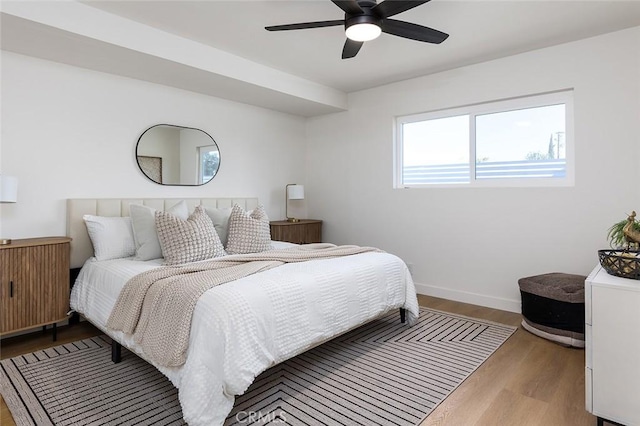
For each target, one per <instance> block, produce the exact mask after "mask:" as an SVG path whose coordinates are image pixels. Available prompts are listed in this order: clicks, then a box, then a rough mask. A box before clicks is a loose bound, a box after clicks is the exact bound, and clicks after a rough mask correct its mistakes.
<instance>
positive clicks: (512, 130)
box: [395, 91, 573, 188]
mask: <svg viewBox="0 0 640 426" xmlns="http://www.w3.org/2000/svg"><path fill="white" fill-rule="evenodd" d="M572 97H573V92H572V91H563V92H555V93H549V94H545V95H536V96H528V97H523V98H517V99H510V100H506V101H497V102H490V103H483V104H476V105H471V106H467V107H461V108H455V109H449V110H443V111H436V112H430V113H424V114H415V115H411V116H403V117H398V118H397V119H396V130H397V135H396V147H395V148H396V151H395V152H396V159H395V162H396V164H395V166H396V167H395V187H396V188H410V187H431V186H456V185H457V186H465V187H468V186H567V185H572V184H573V144H572V133H571V130H572V117H573V110H572V106H573V104H572Z"/></svg>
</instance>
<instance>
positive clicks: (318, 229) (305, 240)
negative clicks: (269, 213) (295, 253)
mask: <svg viewBox="0 0 640 426" xmlns="http://www.w3.org/2000/svg"><path fill="white" fill-rule="evenodd" d="M270 225H271V239H272V240H274V241H286V242H289V243H294V244H310V243H319V242H322V221H321V220H315V219H301V220H300V221H299V222H287V221H286V220H278V221H274V222H271V223H270Z"/></svg>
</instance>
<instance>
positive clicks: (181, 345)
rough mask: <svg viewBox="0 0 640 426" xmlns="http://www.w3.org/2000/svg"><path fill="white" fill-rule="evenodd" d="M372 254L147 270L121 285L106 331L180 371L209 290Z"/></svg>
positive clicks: (338, 250) (298, 254)
mask: <svg viewBox="0 0 640 426" xmlns="http://www.w3.org/2000/svg"><path fill="white" fill-rule="evenodd" d="M372 251H378V252H379V251H380V250H378V249H375V248H372V247H359V246H335V245H333V244H326V243H319V244H307V245H303V246H296V247H292V248H288V249H283V250H270V251H265V252H261V253H251V254H239V255H232V256H226V257H225V258H224V259H220V260H216V259H212V260H209V261H206V262H199V263H196V264H189V265H185V266H165V267H160V268H157V269H152V270H150V271H147V272H143V273H141V274H138V275H136V276H135V277H133V278H131V279H130V280H129V281H128V282H127V283H126V284H125V286H124V288H123V289H122V291H121V292H120V295H119V296H118V301H117V302H116V305H115V307H114V308H113V311H112V312H111V315H110V316H109V320H108V321H107V327H108V328H110V329H112V330H118V331H122V332H124V333H126V334H129V335H133V337H134V340H135V341H136V343H138V344H139V345H140V346H141V348H142V351H143V353H144V354H145V356H147V357H148V358H149V359H150V360H152V361H153V362H154V363H156V364H158V365H162V366H166V367H176V366H180V365H182V364H184V362H185V360H186V354H187V349H188V346H189V334H190V331H191V318H192V316H193V311H194V309H195V306H196V303H197V301H198V299H199V298H200V296H201V295H202V294H203V293H204V292H206V291H207V290H209V289H210V288H212V287H215V286H217V285H220V284H224V283H227V282H230V281H233V280H237V279H240V278H243V277H246V276H249V275H252V274H255V273H258V272H261V271H266V270H268V269H272V268H275V267H276V266H280V265H282V264H284V263H291V262H304V261H307V260H313V259H331V258H335V257H341V256H349V255H354V254H359V253H366V252H372Z"/></svg>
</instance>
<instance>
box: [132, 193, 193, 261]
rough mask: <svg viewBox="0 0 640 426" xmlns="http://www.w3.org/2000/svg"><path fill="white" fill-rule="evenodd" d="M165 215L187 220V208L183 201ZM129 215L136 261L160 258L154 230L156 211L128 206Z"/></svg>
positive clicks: (136, 205)
mask: <svg viewBox="0 0 640 426" xmlns="http://www.w3.org/2000/svg"><path fill="white" fill-rule="evenodd" d="M167 213H171V214H172V215H174V216H176V217H178V218H180V219H182V220H187V218H188V217H189V208H188V207H187V203H186V202H185V201H184V200H183V201H180V202H179V203H178V204H176V205H175V206H173V207H171V208H170V209H169V210H167ZM129 214H130V215H131V225H132V226H133V240H134V242H135V255H136V260H152V259H159V258H161V257H162V249H161V248H160V241H159V240H158V230H157V229H156V209H154V208H152V207H147V206H143V205H141V204H130V205H129Z"/></svg>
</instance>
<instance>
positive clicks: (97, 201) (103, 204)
mask: <svg viewBox="0 0 640 426" xmlns="http://www.w3.org/2000/svg"><path fill="white" fill-rule="evenodd" d="M182 200H185V201H186V202H187V205H188V206H189V212H192V211H193V210H194V209H195V208H196V206H197V205H199V204H202V205H203V206H205V207H212V208H216V207H217V208H225V207H233V205H234V204H238V205H239V206H240V207H243V208H244V209H245V210H251V209H254V208H256V207H257V206H258V199H257V198H75V199H71V198H70V199H68V200H67V236H68V237H71V238H72V240H71V267H72V268H80V267H81V266H82V265H84V262H85V261H86V260H87V259H89V258H90V257H92V256H93V246H92V245H91V240H90V239H89V234H88V233H87V227H86V226H85V224H84V220H83V219H82V216H83V215H85V214H91V215H95V216H129V205H130V204H143V205H145V206H149V207H153V208H154V209H158V210H167V209H169V208H171V207H173V206H174V205H175V204H177V203H178V202H180V201H182Z"/></svg>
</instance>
